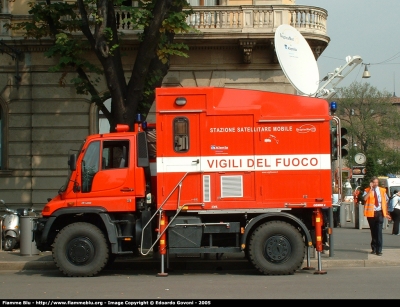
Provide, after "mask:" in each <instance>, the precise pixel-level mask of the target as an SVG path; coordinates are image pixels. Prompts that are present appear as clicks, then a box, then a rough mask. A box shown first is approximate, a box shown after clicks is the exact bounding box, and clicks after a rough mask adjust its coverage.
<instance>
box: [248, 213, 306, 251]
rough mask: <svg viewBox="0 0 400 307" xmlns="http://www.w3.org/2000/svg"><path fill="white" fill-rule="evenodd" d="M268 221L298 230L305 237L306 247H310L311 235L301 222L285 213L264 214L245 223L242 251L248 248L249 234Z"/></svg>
mask: <svg viewBox="0 0 400 307" xmlns="http://www.w3.org/2000/svg"><path fill="white" fill-rule="evenodd" d="M268 221H284V222H287V223H289V224H291V225H293V226H294V227H296V228H300V230H301V234H302V235H304V236H305V239H306V242H305V244H306V246H311V245H312V238H311V234H310V232H309V230H308V228H307V226H306V225H305V224H304V223H303V221H302V220H301V219H300V218H298V217H296V216H294V215H292V214H289V213H286V212H271V213H264V214H261V215H258V216H256V217H254V218H252V219H251V220H250V221H249V223H247V225H246V228H245V232H244V234H243V236H242V238H241V246H242V249H243V250H245V249H247V247H248V241H249V237H250V235H251V233H252V232H253V231H254V230H255V229H256V228H257V227H258V226H259V225H261V224H263V223H265V222H268Z"/></svg>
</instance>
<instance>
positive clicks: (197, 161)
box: [192, 159, 200, 164]
mask: <svg viewBox="0 0 400 307" xmlns="http://www.w3.org/2000/svg"><path fill="white" fill-rule="evenodd" d="M192 162H194V163H197V164H199V163H200V159H197V160H194V161H192Z"/></svg>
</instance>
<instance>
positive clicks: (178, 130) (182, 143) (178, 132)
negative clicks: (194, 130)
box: [173, 117, 189, 153]
mask: <svg viewBox="0 0 400 307" xmlns="http://www.w3.org/2000/svg"><path fill="white" fill-rule="evenodd" d="M173 126H174V150H175V151H176V152H181V153H182V152H187V151H188V150H189V120H188V119H187V118H186V117H177V118H175V119H174V125H173Z"/></svg>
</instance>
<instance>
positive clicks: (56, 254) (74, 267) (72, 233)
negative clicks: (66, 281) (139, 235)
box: [52, 222, 109, 277]
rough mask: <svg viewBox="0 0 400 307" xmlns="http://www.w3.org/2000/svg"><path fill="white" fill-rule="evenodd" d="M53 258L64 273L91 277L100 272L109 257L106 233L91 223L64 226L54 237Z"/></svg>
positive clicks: (72, 275)
mask: <svg viewBox="0 0 400 307" xmlns="http://www.w3.org/2000/svg"><path fill="white" fill-rule="evenodd" d="M52 247H53V250H52V252H53V259H54V262H55V264H56V266H57V267H58V268H59V270H60V271H61V272H63V274H64V275H67V276H71V277H90V276H94V275H97V274H98V273H100V272H101V271H102V270H103V269H104V267H105V266H106V264H107V262H108V259H109V248H108V244H107V241H106V238H105V237H104V234H103V233H102V232H101V230H100V229H99V228H97V227H96V226H94V225H92V224H89V223H83V222H79V223H74V224H71V225H68V226H66V227H64V228H63V229H62V230H61V231H60V232H59V233H58V235H57V236H56V238H55V239H54V243H53V245H52Z"/></svg>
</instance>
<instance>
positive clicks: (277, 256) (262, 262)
mask: <svg viewBox="0 0 400 307" xmlns="http://www.w3.org/2000/svg"><path fill="white" fill-rule="evenodd" d="M305 250H306V248H305V243H304V240H303V237H302V235H301V234H300V232H299V231H298V230H297V229H296V228H295V227H293V226H292V225H290V224H288V223H285V222H282V221H272V222H267V223H265V224H262V225H260V226H259V227H257V228H256V229H255V230H254V232H253V233H252V235H251V238H250V242H249V258H250V261H251V262H252V264H253V265H254V267H255V268H256V269H257V270H258V271H260V272H261V273H262V274H265V275H292V274H294V273H295V272H296V270H298V269H299V268H300V267H301V266H302V264H303V261H304V257H305Z"/></svg>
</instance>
